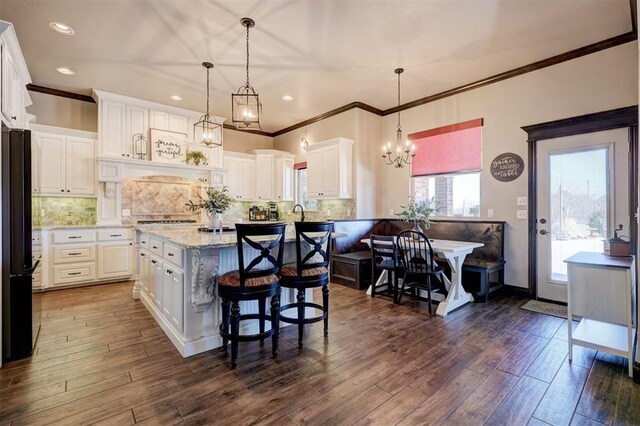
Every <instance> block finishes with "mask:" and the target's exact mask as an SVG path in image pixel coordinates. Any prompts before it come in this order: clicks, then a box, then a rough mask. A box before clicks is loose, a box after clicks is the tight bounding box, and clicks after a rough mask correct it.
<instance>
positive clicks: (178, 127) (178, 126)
mask: <svg viewBox="0 0 640 426" xmlns="http://www.w3.org/2000/svg"><path fill="white" fill-rule="evenodd" d="M168 130H170V131H172V132H177V133H184V134H185V136H186V135H188V134H189V120H188V118H187V117H185V116H184V115H178V114H169V128H168Z"/></svg>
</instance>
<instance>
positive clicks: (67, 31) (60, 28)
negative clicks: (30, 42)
mask: <svg viewBox="0 0 640 426" xmlns="http://www.w3.org/2000/svg"><path fill="white" fill-rule="evenodd" d="M49 28H51V29H52V30H53V31H56V32H59V33H60V34H64V35H74V34H75V33H76V32H75V31H74V30H73V28H71V27H70V26H68V25H65V24H62V23H60V22H49Z"/></svg>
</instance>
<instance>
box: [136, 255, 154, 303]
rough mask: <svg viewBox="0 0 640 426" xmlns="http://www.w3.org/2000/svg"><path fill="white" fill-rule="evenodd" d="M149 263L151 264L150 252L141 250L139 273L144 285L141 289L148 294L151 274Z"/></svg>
mask: <svg viewBox="0 0 640 426" xmlns="http://www.w3.org/2000/svg"><path fill="white" fill-rule="evenodd" d="M149 265H151V263H150V262H149V252H148V251H146V250H140V253H139V254H138V275H139V280H140V283H141V285H142V288H141V290H142V291H143V292H144V293H145V294H147V295H148V294H149V287H148V285H149V277H150V276H151V274H150V268H149Z"/></svg>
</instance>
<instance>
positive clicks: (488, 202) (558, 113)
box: [377, 43, 638, 287]
mask: <svg viewBox="0 0 640 426" xmlns="http://www.w3.org/2000/svg"><path fill="white" fill-rule="evenodd" d="M637 55H638V52H637V46H636V43H628V44H625V45H622V46H618V47H616V48H613V49H608V50H605V51H602V52H599V53H596V54H593V55H589V56H585V57H582V58H579V59H575V60H572V61H569V62H564V63H562V64H559V65H556V66H553V67H549V68H545V69H542V70H539V71H536V72H532V73H529V74H525V75H522V76H519V77H516V78H512V79H509V80H505V81H503V82H500V83H496V84H492V85H490V86H486V87H483V88H480V89H476V90H472V91H470V92H466V93H463V94H460V95H458V96H453V97H450V98H446V99H442V100H440V101H437V102H433V103H429V104H426V105H423V106H420V107H417V108H413V109H410V110H407V111H403V113H402V127H403V130H404V131H405V132H406V133H413V132H418V131H421V130H426V129H431V128H434V127H439V126H443V125H447V124H452V123H457V122H462V121H466V120H471V119H474V118H484V128H483V160H482V163H483V170H484V171H483V172H482V176H481V182H480V185H481V192H482V194H481V198H480V210H481V218H483V219H487V209H494V218H493V219H494V220H505V221H507V227H506V247H505V249H506V253H507V265H506V271H505V272H506V274H505V281H506V283H507V284H511V285H516V286H520V287H527V286H528V279H527V268H528V266H527V265H528V264H527V250H528V245H527V244H528V240H527V239H528V235H527V234H528V233H527V226H528V225H527V224H528V222H527V220H523V219H516V197H518V196H526V195H527V170H525V171H524V174H523V176H521V177H519V178H518V179H517V180H515V181H513V182H509V183H502V182H499V181H497V180H495V179H494V178H493V177H491V175H490V173H489V165H490V163H491V160H493V158H495V157H496V156H497V155H498V154H501V153H503V152H515V153H517V154H519V155H520V156H521V157H522V158H523V159H525V164H526V159H527V144H526V133H525V132H524V131H523V130H522V129H521V127H522V126H526V125H530V124H536V123H542V122H546V121H550V120H556V119H561V118H566V117H571V116H576V115H582V114H587V113H591V112H597V111H604V110H608V109H612V108H618V107H623V106H629V105H636V104H637V103H638V58H637ZM395 125H396V117H395V116H387V117H384V126H383V129H384V131H385V139H387V138H389V139H391V140H393V136H394V132H395ZM377 186H378V192H377V193H378V194H380V196H379V197H378V206H379V207H378V214H379V215H381V216H388V214H389V209H394V210H395V211H397V210H398V208H399V207H400V205H401V204H404V203H405V202H406V200H407V196H408V194H409V187H410V179H409V170H407V169H402V170H397V169H394V168H391V167H385V168H384V169H383V171H382V172H381V173H380V175H379V179H378V185H377Z"/></svg>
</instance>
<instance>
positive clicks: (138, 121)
mask: <svg viewBox="0 0 640 426" xmlns="http://www.w3.org/2000/svg"><path fill="white" fill-rule="evenodd" d="M125 114H126V120H125V121H126V122H125V134H124V139H123V141H122V152H123V154H125V156H126V157H129V156H131V158H135V159H138V157H137V156H136V155H135V154H136V151H135V149H136V147H135V143H134V141H135V140H136V138H137V136H138V135H140V134H141V135H142V136H144V139H145V140H146V141H148V140H149V110H148V109H147V108H143V107H138V106H134V105H126V107H125ZM146 152H147V157H148V156H149V155H148V153H149V152H151V147H149V146H147V150H146Z"/></svg>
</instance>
